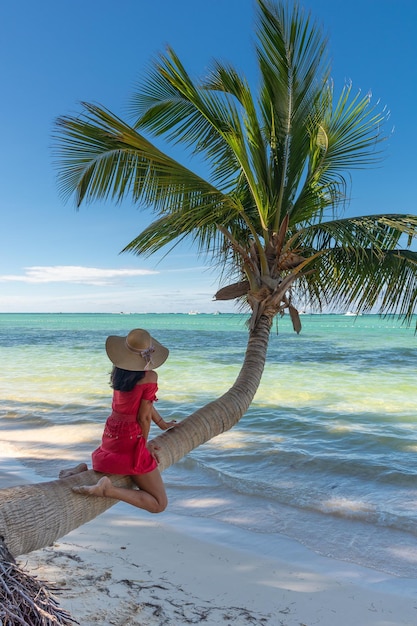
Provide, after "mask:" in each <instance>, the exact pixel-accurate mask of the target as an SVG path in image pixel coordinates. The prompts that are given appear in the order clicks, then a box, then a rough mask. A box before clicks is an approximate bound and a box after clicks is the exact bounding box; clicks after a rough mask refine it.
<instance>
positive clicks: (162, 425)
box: [158, 420, 178, 430]
mask: <svg viewBox="0 0 417 626" xmlns="http://www.w3.org/2000/svg"><path fill="white" fill-rule="evenodd" d="M158 426H159V428H160V429H161V430H169V429H170V428H174V427H175V426H178V424H177V420H171V421H170V422H166V421H165V420H162V421H161V423H160V424H158Z"/></svg>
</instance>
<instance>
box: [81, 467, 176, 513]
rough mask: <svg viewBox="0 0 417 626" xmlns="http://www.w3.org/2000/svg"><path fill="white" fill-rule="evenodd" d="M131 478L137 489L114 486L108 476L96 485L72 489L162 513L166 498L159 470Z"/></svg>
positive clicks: (151, 511) (150, 511)
mask: <svg viewBox="0 0 417 626" xmlns="http://www.w3.org/2000/svg"><path fill="white" fill-rule="evenodd" d="M131 478H132V480H133V482H134V483H135V485H137V486H138V487H139V489H128V488H126V487H115V486H114V485H113V483H112V482H111V480H110V478H108V477H107V476H103V477H102V478H100V480H99V481H98V483H97V484H96V485H93V486H88V485H82V486H80V487H73V488H72V490H73V491H75V492H76V493H82V494H84V495H87V496H99V497H104V498H114V499H115V500H121V501H122V502H127V504H132V505H133V506H137V507H138V508H139V509H144V510H145V511H149V513H162V511H164V510H165V509H166V507H167V504H168V499H167V495H166V492H165V486H164V483H163V481H162V477H161V474H160V473H159V470H158V469H154V470H153V471H152V472H149V473H148V474H140V475H137V476H132V477H131Z"/></svg>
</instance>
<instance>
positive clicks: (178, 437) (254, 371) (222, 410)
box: [0, 316, 271, 557]
mask: <svg viewBox="0 0 417 626" xmlns="http://www.w3.org/2000/svg"><path fill="white" fill-rule="evenodd" d="M270 329H271V319H270V318H269V317H267V316H263V317H261V318H260V320H259V321H258V323H257V326H256V328H255V329H254V330H253V331H251V332H250V335H249V340H248V345H247V349H246V354H245V359H244V362H243V366H242V368H241V370H240V373H239V375H238V377H237V379H236V381H235V383H234V384H233V386H232V387H231V388H230V389H229V390H228V391H227V392H226V393H225V394H223V395H222V396H221V397H220V398H218V399H216V400H214V401H213V402H210V403H209V404H207V405H205V406H204V407H202V408H201V409H198V410H197V411H195V412H194V413H192V414H191V415H190V416H189V417H187V418H186V419H184V420H183V421H182V422H181V423H180V424H179V425H178V426H177V427H176V428H174V429H172V430H169V431H167V432H166V433H164V434H162V435H160V436H159V437H156V439H155V440H154V441H155V442H156V443H157V444H158V445H159V446H160V451H159V457H160V464H159V469H160V471H161V472H162V471H164V470H165V469H167V468H168V467H170V465H173V464H174V463H176V462H177V461H179V460H180V459H181V458H182V457H184V456H185V455H186V454H188V452H190V451H191V450H193V449H194V448H196V447H198V446H200V445H202V444H203V443H205V442H207V441H209V440H210V439H212V438H213V437H215V436H217V435H219V434H220V433H222V432H224V431H226V430H229V429H230V428H232V426H234V425H235V424H237V422H238V421H239V420H240V418H241V417H242V415H244V413H245V412H246V411H247V409H248V408H249V406H250V404H251V402H252V400H253V398H254V396H255V393H256V391H257V389H258V386H259V383H260V381H261V377H262V373H263V369H264V365H265V359H266V352H267V347H268V340H269V333H270ZM100 476H101V474H97V473H96V472H94V471H93V470H89V471H87V472H82V473H81V474H76V475H75V476H70V477H69V478H65V479H61V480H53V481H49V482H43V483H36V484H29V485H20V486H16V487H9V488H7V489H1V490H0V535H1V536H2V537H3V538H4V542H5V544H6V546H7V548H8V549H9V551H10V552H11V554H12V555H13V556H14V557H16V556H19V555H22V554H28V553H29V552H31V551H33V550H39V549H40V548H44V547H46V546H49V545H51V544H53V542H54V541H56V540H57V539H59V538H60V537H63V536H65V535H67V534H68V533H69V532H70V531H71V530H74V529H75V528H78V527H79V526H81V525H82V524H85V523H87V522H89V521H90V520H92V519H94V518H95V517H97V515H100V514H101V513H103V512H104V511H106V510H107V509H108V508H110V507H111V506H113V505H114V504H116V502H117V500H112V499H110V498H101V497H92V496H84V495H80V494H76V493H74V492H73V491H72V490H71V488H72V487H74V486H76V485H93V484H95V483H96V482H97V480H98V478H99V477H100ZM110 478H111V480H112V482H113V483H114V484H115V485H117V486H119V487H131V486H132V482H131V480H130V478H129V477H128V476H114V475H112V476H111V477H110Z"/></svg>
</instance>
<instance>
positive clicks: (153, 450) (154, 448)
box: [146, 441, 161, 464]
mask: <svg viewBox="0 0 417 626" xmlns="http://www.w3.org/2000/svg"><path fill="white" fill-rule="evenodd" d="M146 447H147V448H148V450H149V453H150V455H151V457H152V458H153V459H155V461H156V462H157V463H158V464H159V454H158V450H160V449H161V448H160V446H157V445H156V444H155V443H153V442H152V441H150V442H149V443H148V445H147V446H146Z"/></svg>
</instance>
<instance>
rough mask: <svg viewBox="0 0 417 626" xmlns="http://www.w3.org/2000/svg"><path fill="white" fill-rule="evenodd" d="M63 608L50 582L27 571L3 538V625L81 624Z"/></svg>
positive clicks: (0, 558)
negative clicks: (30, 574)
mask: <svg viewBox="0 0 417 626" xmlns="http://www.w3.org/2000/svg"><path fill="white" fill-rule="evenodd" d="M78 623H79V622H77V621H76V620H75V619H73V618H72V617H71V616H70V614H69V613H68V612H67V611H65V610H64V609H61V608H60V607H59V605H58V602H57V601H56V599H55V598H54V596H53V595H52V593H51V591H50V590H49V589H48V588H47V586H46V584H45V583H43V582H41V581H38V580H37V579H36V578H33V577H32V576H29V574H26V573H25V572H24V571H23V570H22V569H21V568H20V567H19V566H18V565H17V564H16V561H15V560H14V558H13V556H12V555H11V554H10V552H9V551H8V550H7V548H6V546H5V544H4V542H3V541H2V540H0V624H1V625H2V626H25V625H26V626H56V625H57V624H61V625H63V626H71V625H72V624H78Z"/></svg>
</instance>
